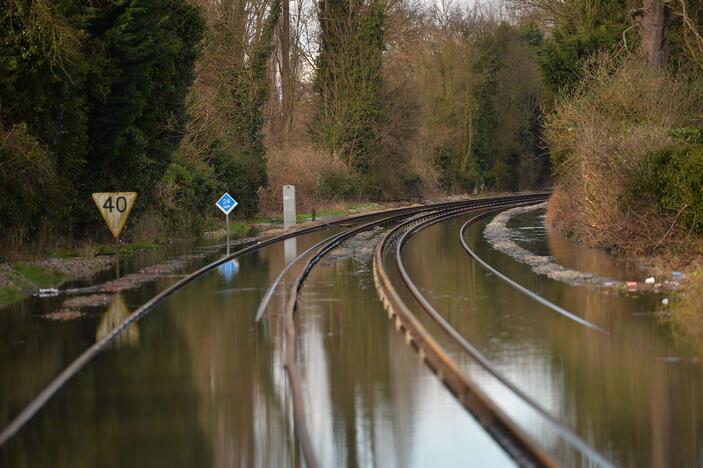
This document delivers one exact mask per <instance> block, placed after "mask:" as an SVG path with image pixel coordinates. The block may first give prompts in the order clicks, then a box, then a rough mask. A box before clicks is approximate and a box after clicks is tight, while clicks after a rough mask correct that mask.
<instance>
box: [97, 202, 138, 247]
mask: <svg viewBox="0 0 703 468" xmlns="http://www.w3.org/2000/svg"><path fill="white" fill-rule="evenodd" d="M136 199H137V192H100V193H94V194H93V201H94V202H95V205H96V206H97V207H98V210H100V214H101V215H102V216H103V219H104V220H105V222H106V223H107V227H108V228H109V229H110V232H111V233H112V236H113V237H114V238H115V239H118V238H119V237H120V233H121V232H122V229H124V225H125V224H126V223H127V218H128V217H129V213H130V212H131V211H132V207H134V201H135V200H136Z"/></svg>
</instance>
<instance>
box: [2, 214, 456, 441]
mask: <svg viewBox="0 0 703 468" xmlns="http://www.w3.org/2000/svg"><path fill="white" fill-rule="evenodd" d="M461 203H464V202H462V201H460V202H448V203H440V204H436V205H434V206H436V207H437V208H438V209H441V208H446V207H451V206H456V205H459V204H461ZM426 208H427V206H421V207H410V208H396V209H391V210H386V211H384V212H377V213H369V214H363V215H357V216H352V217H346V218H342V219H338V220H334V221H330V222H328V223H324V224H319V225H315V226H310V227H307V228H303V229H299V230H297V231H294V232H290V233H286V234H282V235H280V236H277V237H273V238H271V239H267V240H264V241H260V242H257V243H255V244H252V245H248V246H246V247H244V248H242V249H241V250H238V251H236V252H234V253H232V254H231V255H228V256H224V257H222V258H220V259H218V260H215V261H213V262H211V263H209V264H208V265H205V266H204V267H202V268H200V269H198V270H196V271H195V272H193V273H191V274H189V275H188V276H186V277H184V278H182V279H181V280H179V281H178V282H176V283H174V284H173V285H171V286H170V287H168V288H166V289H165V290H163V291H162V292H160V293H159V294H157V295H155V296H154V297H152V298H151V299H150V300H148V301H147V302H145V303H144V304H142V306H140V307H139V308H138V309H137V310H135V311H134V312H132V314H130V315H129V317H127V318H126V319H125V320H124V321H123V322H121V323H120V324H119V325H118V326H117V327H116V328H114V329H113V330H112V331H111V332H110V333H108V334H106V335H105V336H104V337H103V338H102V339H100V340H99V341H97V342H95V343H94V344H93V345H91V346H90V347H89V348H87V349H86V350H85V351H84V352H83V353H81V354H80V355H79V356H78V357H77V358H76V359H75V360H73V361H72V362H71V363H70V364H69V365H68V366H67V367H66V368H64V369H63V370H62V371H61V372H60V373H59V374H58V375H57V376H56V377H54V378H53V379H52V380H51V382H49V384H48V385H47V386H46V387H44V388H43V389H42V390H41V391H40V392H39V393H38V394H37V395H36V396H35V397H34V399H32V401H31V402H30V403H29V404H28V405H27V406H25V407H24V408H23V409H22V410H21V411H20V412H19V413H18V414H17V415H16V416H15V417H14V418H13V419H12V420H11V421H10V423H9V424H8V425H7V426H5V427H4V428H3V429H2V431H1V432H0V446H2V445H4V444H5V443H6V442H7V441H8V440H10V439H11V438H12V437H13V436H14V435H15V434H16V433H17V432H18V431H19V430H20V429H21V428H22V427H23V426H24V425H25V424H27V422H28V421H29V420H30V419H31V418H32V417H33V416H34V415H36V414H37V412H38V411H39V410H40V409H41V408H42V407H43V406H44V405H45V404H46V403H47V402H48V401H49V400H50V399H51V397H53V396H54V395H55V394H56V392H58V391H59V390H60V389H61V388H62V387H63V386H64V385H65V384H66V383H67V382H68V381H69V380H70V379H71V378H72V377H74V376H75V375H76V374H77V373H78V372H79V371H80V370H81V369H82V368H83V367H85V366H86V365H87V364H88V363H89V362H90V361H91V360H92V359H93V358H95V356H97V355H98V354H100V352H102V351H103V350H105V349H106V348H107V347H108V346H109V345H110V343H112V342H113V341H114V340H115V339H116V338H117V337H118V336H119V335H120V334H121V333H123V332H124V331H125V330H126V329H127V328H129V326H130V325H132V324H133V323H136V322H137V321H139V320H140V319H141V318H143V317H144V316H146V315H147V314H149V313H150V312H151V311H153V310H154V309H155V308H156V306H158V305H159V304H160V303H161V302H162V301H163V300H164V299H166V298H167V297H169V296H170V295H172V294H173V293H175V292H176V291H178V290H179V289H181V288H183V287H184V286H186V285H188V284H190V283H192V282H193V281H195V280H196V279H198V278H200V277H201V276H203V275H205V274H207V273H209V272H211V271H213V270H215V269H216V268H217V267H219V266H220V265H223V264H225V263H228V262H230V261H232V260H235V259H237V258H239V257H241V256H243V255H246V254H249V253H252V252H255V251H258V250H260V249H263V248H264V247H267V246H270V245H273V244H276V243H279V242H282V241H284V240H286V239H291V238H294V237H299V236H302V235H305V234H310V233H313V232H316V231H321V230H325V229H329V228H334V227H339V226H345V225H349V224H350V223H351V224H355V223H363V222H364V221H368V220H370V219H374V218H379V217H384V216H390V215H392V214H400V213H411V212H412V211H416V210H419V209H426Z"/></svg>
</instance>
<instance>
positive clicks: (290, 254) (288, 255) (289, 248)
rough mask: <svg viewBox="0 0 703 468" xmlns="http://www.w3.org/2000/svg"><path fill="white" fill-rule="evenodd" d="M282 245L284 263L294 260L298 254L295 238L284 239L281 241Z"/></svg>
mask: <svg viewBox="0 0 703 468" xmlns="http://www.w3.org/2000/svg"><path fill="white" fill-rule="evenodd" d="M283 245H284V252H285V254H284V259H285V262H286V264H288V263H290V262H292V261H293V260H295V257H297V256H298V242H297V240H296V239H295V238H290V239H286V240H284V241H283Z"/></svg>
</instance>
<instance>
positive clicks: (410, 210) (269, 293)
mask: <svg viewBox="0 0 703 468" xmlns="http://www.w3.org/2000/svg"><path fill="white" fill-rule="evenodd" d="M502 199H503V198H495V200H502ZM484 200H494V199H481V198H479V199H469V200H461V201H455V202H446V203H437V204H432V205H425V206H414V207H407V208H397V209H393V210H388V211H385V212H381V213H375V214H373V215H371V216H372V217H380V216H382V215H384V214H393V216H391V217H387V218H381V219H383V220H385V221H384V223H386V224H387V223H388V222H391V221H393V220H396V219H401V218H403V217H407V216H409V215H410V214H416V213H419V212H423V211H437V210H440V209H450V208H452V207H460V206H464V205H465V204H466V203H481V202H483V201H484ZM391 218H392V219H391ZM384 223H370V224H369V226H368V227H367V228H366V229H370V228H371V227H374V226H377V225H379V224H384ZM363 230H365V229H362V231H363ZM342 235H344V233H340V234H337V235H336V236H333V237H337V236H342ZM331 240H332V238H328V239H323V240H321V241H320V242H317V243H315V244H313V245H312V246H310V247H309V248H307V249H306V250H305V251H304V252H303V253H301V254H300V255H298V256H297V257H296V258H295V259H294V260H292V261H291V262H289V263H288V264H287V265H286V266H285V267H284V268H283V269H282V270H281V272H280V273H279V274H278V276H277V277H276V279H275V280H274V281H273V282H272V283H271V285H270V286H269V287H268V289H267V290H266V293H265V294H264V297H263V298H262V299H261V301H260V302H259V307H258V309H257V311H256V316H255V321H256V322H259V321H261V319H262V318H263V317H264V315H265V313H266V309H267V307H268V304H269V303H270V301H271V299H272V298H273V294H274V293H275V291H276V288H277V287H278V285H279V284H280V283H281V281H282V280H283V278H284V277H285V275H286V274H287V273H288V271H290V269H291V268H292V267H293V266H294V265H296V264H297V263H298V262H299V261H300V260H302V259H303V258H304V257H306V256H307V255H309V254H310V253H311V252H313V251H315V250H316V249H319V248H320V247H322V246H323V245H325V244H326V243H328V242H329V241H331Z"/></svg>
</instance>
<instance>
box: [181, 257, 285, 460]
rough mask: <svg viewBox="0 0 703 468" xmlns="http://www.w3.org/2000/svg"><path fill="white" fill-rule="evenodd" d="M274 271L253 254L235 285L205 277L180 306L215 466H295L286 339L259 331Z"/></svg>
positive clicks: (245, 259) (183, 297) (265, 260)
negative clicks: (282, 351) (281, 347)
mask: <svg viewBox="0 0 703 468" xmlns="http://www.w3.org/2000/svg"><path fill="white" fill-rule="evenodd" d="M266 250H268V249H265V250H264V252H266ZM269 270H270V269H269V262H268V256H267V255H266V254H264V253H263V252H262V254H261V255H259V254H254V255H247V256H245V257H243V258H241V259H240V268H239V273H238V275H237V276H236V278H235V279H234V280H233V281H232V282H230V283H226V282H225V279H224V278H222V277H220V276H219V275H215V274H210V275H207V276H205V277H204V278H203V279H201V280H199V284H198V287H197V288H192V293H191V294H187V293H186V292H185V291H184V293H183V294H181V297H180V300H179V308H180V309H181V310H183V311H187V312H185V313H181V314H179V315H178V326H179V328H180V329H181V331H182V333H183V334H184V336H185V340H186V342H187V345H188V349H189V350H190V353H191V354H192V368H193V374H194V381H195V386H196V392H197V394H198V397H199V401H200V405H201V409H200V413H199V419H200V424H201V425H202V427H203V430H204V431H205V432H206V433H207V434H208V438H209V439H210V443H211V444H212V450H213V457H214V462H213V466H216V467H224V466H227V467H230V466H290V465H294V464H295V457H296V456H297V455H296V453H295V451H296V446H295V443H294V441H293V438H292V433H291V431H290V426H289V423H288V414H287V408H286V407H285V406H286V405H287V400H286V399H285V394H284V390H283V388H282V387H281V386H282V382H283V379H284V378H285V377H284V375H283V371H284V370H283V367H282V365H281V364H280V361H279V360H278V357H277V356H276V352H277V351H276V349H275V348H276V343H277V341H278V336H280V334H279V333H278V330H276V329H275V328H273V329H272V328H271V327H270V323H268V324H267V325H268V328H267V330H266V334H269V333H270V334H271V335H272V336H270V337H268V336H267V337H265V336H264V331H263V329H262V328H261V327H260V326H256V325H254V312H255V311H256V308H257V306H258V302H259V299H260V298H261V296H262V295H263V289H262V288H265V287H266V286H267V285H268V281H269V276H270V273H269ZM189 292H190V290H189Z"/></svg>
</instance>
